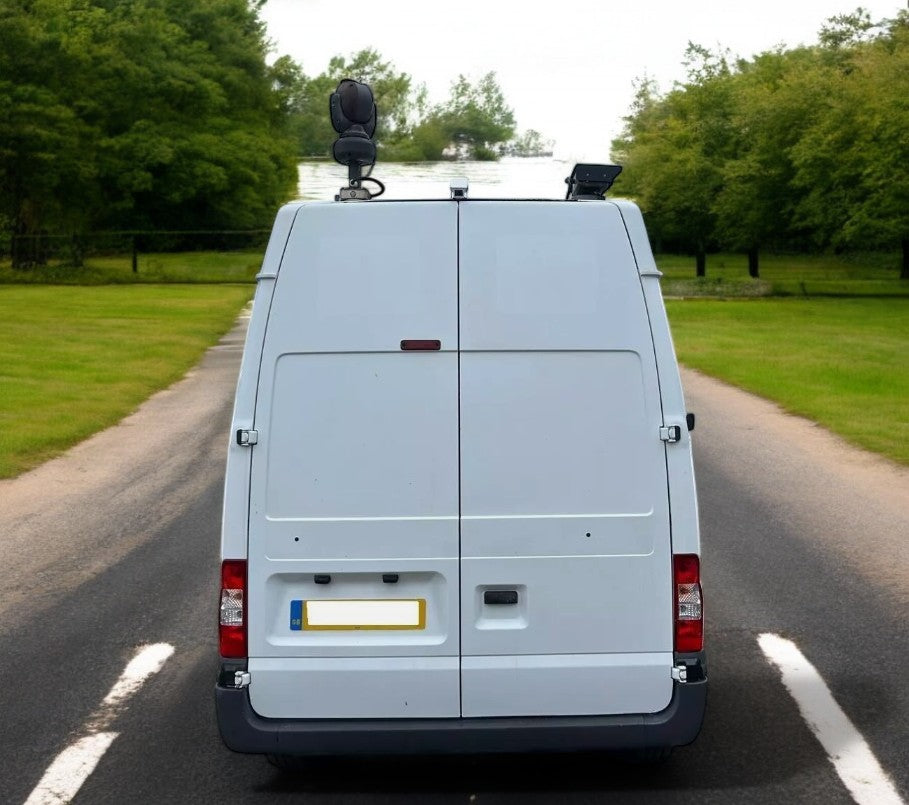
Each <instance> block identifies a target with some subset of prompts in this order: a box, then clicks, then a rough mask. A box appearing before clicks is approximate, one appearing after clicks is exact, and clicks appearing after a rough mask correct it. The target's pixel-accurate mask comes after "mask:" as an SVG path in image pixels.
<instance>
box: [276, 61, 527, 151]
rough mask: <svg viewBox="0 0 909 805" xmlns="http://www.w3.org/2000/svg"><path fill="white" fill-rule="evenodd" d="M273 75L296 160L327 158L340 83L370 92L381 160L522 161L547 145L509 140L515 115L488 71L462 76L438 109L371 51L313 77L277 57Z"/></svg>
mask: <svg viewBox="0 0 909 805" xmlns="http://www.w3.org/2000/svg"><path fill="white" fill-rule="evenodd" d="M275 73H276V76H277V80H278V84H279V87H280V90H279V91H280V93H281V97H282V99H283V105H284V108H285V109H286V112H287V115H288V120H289V124H290V127H291V130H292V132H293V135H294V141H295V142H296V143H297V146H298V148H299V155H300V156H301V157H325V156H329V155H330V154H331V146H332V143H333V142H334V140H335V138H336V137H337V134H336V133H335V131H334V129H332V127H331V123H330V121H329V119H328V115H327V112H326V109H327V104H328V100H327V99H328V96H329V94H330V93H331V92H332V91H333V90H334V89H335V87H336V86H337V85H338V82H339V81H340V80H341V79H342V78H353V79H355V80H357V81H363V82H365V83H367V84H369V85H370V87H372V90H373V93H374V95H375V98H376V105H377V107H378V110H379V115H378V126H377V128H376V134H375V138H374V139H375V141H376V145H377V147H378V153H379V159H380V160H383V159H384V160H392V161H398V162H421V161H435V160H440V159H443V158H444V157H446V156H450V157H458V158H466V159H479V160H492V159H498V158H499V157H500V156H502V155H504V154H508V153H517V154H518V155H522V156H523V155H527V154H528V153H529V152H530V151H532V150H533V149H534V148H535V147H539V148H540V150H543V147H544V146H545V141H543V139H542V136H541V135H540V134H539V133H538V132H534V131H533V130H531V131H529V132H526V133H525V134H524V135H522V137H521V138H518V139H517V140H515V139H514V138H515V132H516V127H515V118H514V112H513V111H512V109H511V108H510V107H509V106H508V104H507V102H506V101H505V96H504V94H503V92H502V89H501V87H500V86H499V84H498V82H497V80H496V76H495V73H492V72H490V73H487V74H486V75H484V76H483V77H482V78H480V79H479V80H478V81H476V82H471V81H469V80H468V79H467V78H466V77H465V76H463V75H459V76H458V77H457V79H456V80H455V81H453V82H452V85H451V90H450V93H449V97H448V99H447V100H446V101H444V102H443V103H437V104H431V103H430V102H429V100H428V95H427V91H426V87H425V85H422V84H420V85H417V84H416V83H415V82H414V80H413V79H412V78H411V76H410V75H409V74H407V73H404V72H399V71H398V70H397V69H396V68H395V66H394V65H393V64H392V63H391V62H389V61H386V60H385V59H384V58H383V57H382V56H381V54H379V53H378V51H376V50H374V49H371V48H367V49H365V50H360V51H358V52H357V53H354V54H353V55H351V56H349V57H346V58H345V57H343V56H335V57H334V58H333V59H331V61H330V62H329V64H328V67H327V69H326V70H324V71H323V72H322V73H320V74H319V75H316V76H312V77H310V76H307V75H306V74H305V73H304V72H303V69H302V68H301V67H300V65H298V64H297V63H295V62H294V61H293V60H292V59H291V58H290V57H289V56H282V57H281V58H280V59H278V61H277V62H276V63H275Z"/></svg>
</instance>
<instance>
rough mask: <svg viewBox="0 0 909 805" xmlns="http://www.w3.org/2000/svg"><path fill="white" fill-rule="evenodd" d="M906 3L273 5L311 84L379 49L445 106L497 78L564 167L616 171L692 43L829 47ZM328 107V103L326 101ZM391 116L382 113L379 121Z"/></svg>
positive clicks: (283, 43)
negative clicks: (642, 93) (641, 99)
mask: <svg viewBox="0 0 909 805" xmlns="http://www.w3.org/2000/svg"><path fill="white" fill-rule="evenodd" d="M904 3H905V0H901V2H894V1H893V0H889V1H885V0H864V2H863V1H862V0H760V2H754V1H752V2H741V0H738V1H737V0H724V1H722V2H721V1H720V0H688V2H684V3H683V2H671V0H636V2H615V0H599V2H597V0H561V1H560V2H547V3H543V2H540V1H539V0H538V2H536V3H531V2H526V0H525V2H521V3H518V2H514V0H456V1H453V0H449V2H446V3H440V2H431V0H430V1H429V2H427V0H423V2H415V0H334V1H329V0H268V2H267V3H266V5H265V7H264V9H263V11H262V17H263V19H264V20H265V22H266V24H267V26H268V35H269V38H270V39H271V40H272V42H273V44H274V54H273V57H277V56H279V55H283V54H287V55H289V56H291V57H292V58H293V59H294V60H295V61H297V62H298V63H300V64H301V65H302V67H303V70H304V72H305V73H306V74H307V75H318V74H319V73H321V72H322V71H323V70H324V69H325V68H326V67H327V65H328V60H329V59H330V58H331V57H332V56H334V55H343V56H350V55H351V54H353V53H356V52H357V51H359V50H361V49H363V48H367V47H371V48H374V49H375V50H377V51H378V52H379V53H380V54H381V55H382V57H383V58H384V59H386V60H388V61H390V62H392V63H393V64H394V66H395V68H396V69H397V70H398V71H402V72H406V73H409V74H410V76H411V77H412V78H413V79H414V82H415V83H416V84H420V83H425V84H426V87H427V90H428V91H429V97H430V100H432V101H444V100H445V99H446V98H447V96H448V90H449V88H450V86H451V82H452V81H453V80H454V79H456V78H457V76H458V75H459V74H461V73H463V74H464V75H466V76H467V77H468V78H469V79H470V80H471V81H474V80H476V79H478V78H480V77H482V76H483V75H485V74H486V73H487V72H489V71H495V73H496V76H497V79H498V82H499V85H500V86H501V88H502V91H503V93H504V95H505V99H506V101H507V103H508V104H509V105H510V106H511V108H512V109H513V110H514V113H515V118H516V121H517V125H518V130H519V131H524V130H525V129H529V128H533V129H536V130H537V131H539V132H541V133H542V134H543V135H544V136H545V137H547V138H549V139H553V140H555V142H556V157H559V158H563V159H575V160H579V161H590V162H606V161H608V159H609V144H610V142H611V140H612V139H613V138H614V137H616V136H618V135H619V134H620V133H621V130H622V125H623V124H622V117H623V116H624V115H625V114H627V112H628V109H629V106H630V104H631V100H632V97H633V94H634V88H633V82H634V80H635V79H636V78H641V77H643V76H647V77H649V78H652V79H655V80H656V81H657V83H658V85H659V87H660V89H661V90H664V91H665V90H668V89H671V88H672V85H673V82H674V81H680V80H684V78H685V69H684V66H683V65H682V59H683V55H684V52H685V48H686V46H687V44H688V42H689V41H692V42H695V43H697V44H700V45H703V46H705V47H707V48H710V49H711V50H718V49H720V48H726V49H728V50H729V51H731V52H732V54H733V55H734V56H743V57H746V58H747V57H750V56H752V55H754V54H756V53H760V52H762V51H765V50H769V49H772V48H774V47H776V46H777V45H780V44H784V45H786V46H790V47H792V46H796V45H799V44H810V43H813V42H815V41H816V40H817V32H818V31H819V30H820V28H821V26H822V25H823V23H824V21H825V20H827V19H828V18H829V17H831V16H833V15H836V14H843V13H848V12H850V11H852V10H854V9H855V7H856V6H857V5H859V4H861V5H862V6H863V7H864V8H866V9H868V10H869V11H870V12H871V18H872V19H873V20H880V19H883V18H888V17H894V16H896V14H897V12H898V11H899V10H900V9H901V8H905V5H904ZM326 103H327V101H326ZM379 113H380V115H381V110H379Z"/></svg>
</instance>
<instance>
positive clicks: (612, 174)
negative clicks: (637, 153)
mask: <svg viewBox="0 0 909 805" xmlns="http://www.w3.org/2000/svg"><path fill="white" fill-rule="evenodd" d="M621 172H622V166H621V165H585V164H580V163H579V164H577V165H575V166H574V170H572V171H571V176H569V177H568V178H567V179H566V180H565V184H567V185H568V192H567V193H565V200H566V201H568V200H571V201H580V200H583V199H596V200H599V201H602V200H603V196H605V195H606V191H607V190H608V189H609V188H610V187H612V183H613V182H614V181H615V180H616V177H617V176H618V175H619V174H620V173H621Z"/></svg>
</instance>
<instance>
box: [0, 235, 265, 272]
mask: <svg viewBox="0 0 909 805" xmlns="http://www.w3.org/2000/svg"><path fill="white" fill-rule="evenodd" d="M270 231H271V230H269V229H233V230H129V231H119V232H87V233H80V234H78V235H52V234H47V233H36V234H28V235H17V234H11V233H9V232H5V233H2V234H0V259H6V258H9V260H10V261H11V263H12V265H13V267H15V268H29V267H31V266H39V265H47V264H48V263H51V262H54V263H59V264H63V265H73V266H80V265H82V262H83V260H84V259H85V258H86V257H91V256H101V255H131V257H132V269H133V271H136V270H137V266H138V259H139V255H140V254H151V253H160V252H192V251H226V252H229V251H259V250H262V249H263V248H264V247H265V244H266V243H267V242H268V235H269V232H270Z"/></svg>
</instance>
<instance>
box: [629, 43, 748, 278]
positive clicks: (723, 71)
mask: <svg viewBox="0 0 909 805" xmlns="http://www.w3.org/2000/svg"><path fill="white" fill-rule="evenodd" d="M686 65H687V66H688V77H689V81H688V83H686V84H684V85H678V86H676V87H675V88H674V89H673V90H672V91H671V92H669V93H668V94H667V95H665V96H660V95H659V94H658V93H657V91H656V87H655V85H654V84H653V82H652V81H649V80H647V79H644V80H642V81H641V82H640V83H639V84H638V88H637V92H636V96H635V101H634V105H633V106H632V111H631V114H630V115H629V116H628V117H626V119H625V131H624V133H623V136H622V137H620V138H619V139H617V140H616V141H614V142H613V158H614V159H615V160H617V161H618V162H620V163H621V164H623V165H624V167H625V171H624V172H623V174H622V176H621V177H619V181H620V182H621V183H622V184H621V185H620V186H621V187H622V188H624V189H625V192H629V193H630V194H631V195H633V196H634V197H635V198H636V199H637V200H638V203H639V204H640V205H641V209H642V210H643V211H644V212H645V213H646V214H647V216H648V224H649V226H650V228H651V229H652V233H653V236H654V237H655V238H656V239H658V240H659V241H662V242H664V244H665V245H671V246H673V247H676V248H680V249H683V250H686V251H690V252H692V253H694V255H695V263H696V273H697V276H699V277H702V276H704V275H705V273H706V257H707V249H708V247H709V246H710V245H711V243H712V241H713V239H714V237H715V226H716V220H715V218H716V216H715V213H714V209H713V202H714V199H715V198H716V195H717V193H718V192H719V191H720V188H721V187H722V171H723V167H724V164H725V161H726V159H727V158H728V157H729V156H730V154H731V140H730V131H731V126H732V123H731V120H732V101H733V92H732V88H731V82H730V69H729V65H728V61H727V58H726V55H725V54H722V53H721V54H713V53H711V52H710V51H708V50H706V49H705V48H703V47H701V46H699V45H695V44H693V43H689V45H688V49H687V51H686Z"/></svg>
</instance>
